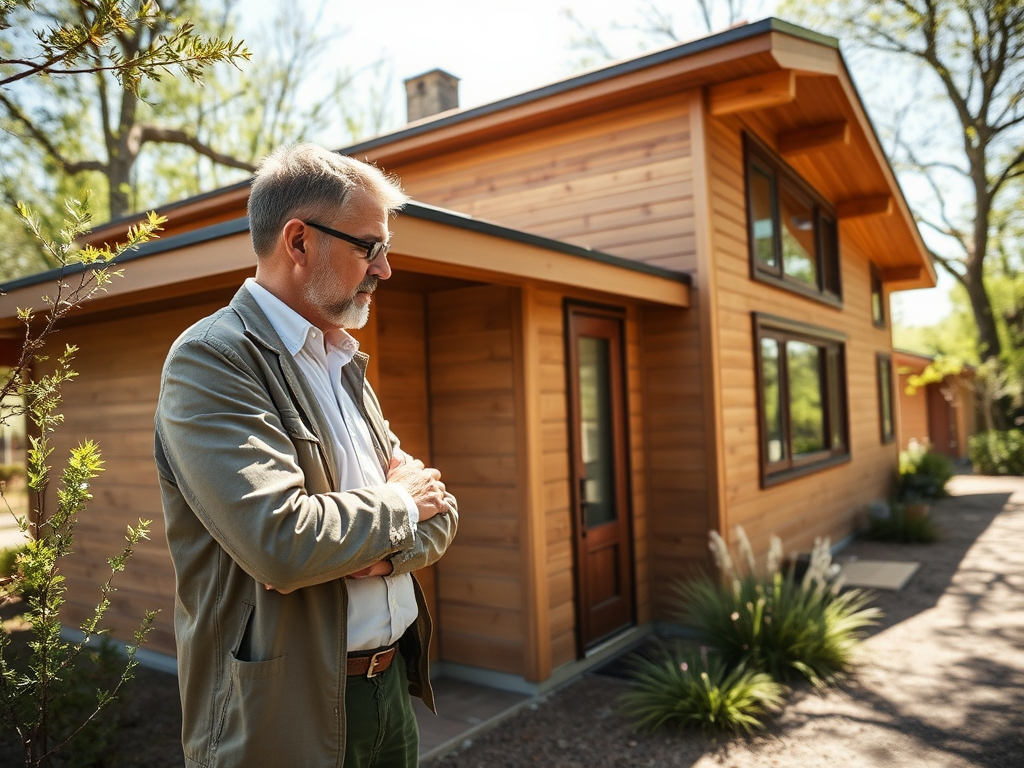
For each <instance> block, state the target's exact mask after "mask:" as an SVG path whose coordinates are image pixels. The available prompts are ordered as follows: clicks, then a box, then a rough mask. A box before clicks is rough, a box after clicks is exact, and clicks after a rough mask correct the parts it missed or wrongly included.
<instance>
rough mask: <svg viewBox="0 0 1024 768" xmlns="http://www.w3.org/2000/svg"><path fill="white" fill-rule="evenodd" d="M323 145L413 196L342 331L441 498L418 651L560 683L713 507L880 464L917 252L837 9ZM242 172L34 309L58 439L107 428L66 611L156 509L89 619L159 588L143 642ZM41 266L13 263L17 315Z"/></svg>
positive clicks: (248, 260) (848, 527)
mask: <svg viewBox="0 0 1024 768" xmlns="http://www.w3.org/2000/svg"><path fill="white" fill-rule="evenodd" d="M343 151H344V152H346V153H348V154H351V155H353V156H355V157H359V158H361V159H362V158H368V159H370V160H372V161H374V162H376V163H377V164H378V165H380V166H381V167H382V168H384V169H385V170H387V171H389V172H394V173H397V174H398V175H399V176H400V177H401V178H402V180H403V183H404V185H405V186H406V188H407V190H408V191H409V192H410V194H411V195H412V196H413V198H414V199H415V200H416V201H417V202H416V203H415V204H413V205H410V206H409V208H408V209H407V210H406V211H405V212H404V213H403V214H402V215H400V216H399V217H398V218H397V219H396V220H395V222H394V226H393V232H394V239H393V242H394V246H393V249H392V253H393V257H391V259H392V263H393V266H394V269H395V276H394V277H393V278H392V279H391V280H390V281H389V283H387V284H386V285H385V286H382V289H381V290H380V291H379V292H378V294H377V296H378V298H376V299H375V302H376V303H375V311H374V312H373V313H372V321H371V323H370V325H369V326H367V328H365V329H364V330H363V331H362V332H361V338H362V343H363V346H364V349H367V350H368V351H370V353H371V355H372V360H373V363H372V368H371V371H370V378H371V380H372V381H373V383H374V385H375V387H376V389H377V391H378V393H379V395H380V399H381V401H382V402H383V405H384V409H385V412H386V413H387V414H388V416H389V418H390V419H391V422H392V425H393V427H395V429H396V431H397V432H398V433H399V434H400V435H401V436H402V437H403V441H404V443H405V445H406V446H407V447H408V448H409V449H410V451H411V452H412V453H414V454H416V455H418V456H420V457H422V458H423V459H424V460H425V461H427V462H429V463H431V464H433V465H435V466H437V467H439V468H440V469H441V471H442V472H443V474H444V477H445V480H446V482H447V484H448V486H449V488H451V489H452V490H453V492H454V493H455V494H456V495H457V496H458V498H459V499H460V506H461V510H462V523H461V527H460V531H459V535H458V538H457V541H456V542H455V544H454V546H453V547H452V549H451V550H450V551H449V553H448V555H447V556H446V557H445V558H444V559H443V561H442V562H441V563H439V564H438V565H437V566H436V567H435V568H434V569H432V571H431V572H430V573H427V574H424V580H425V582H426V583H427V586H428V591H429V592H430V593H431V596H432V601H433V608H434V610H433V614H434V616H435V622H436V625H437V628H438V633H437V643H436V646H435V648H434V654H435V656H436V657H437V658H438V659H439V661H440V663H439V664H438V666H437V668H438V669H439V670H440V672H441V673H442V674H448V675H452V676H463V677H467V678H471V679H476V680H482V681H485V682H490V683H491V684H494V685H500V686H504V687H508V688H512V689H520V690H533V691H535V690H539V689H543V688H545V687H547V686H550V685H553V684H555V683H557V682H558V681H560V680H562V679H564V678H565V677H566V676H568V675H571V674H573V673H574V672H576V671H578V670H580V669H581V668H583V667H584V666H585V665H587V664H592V663H595V662H596V660H598V659H599V658H601V657H602V655H603V654H606V653H610V652H612V651H614V650H615V649H617V648H621V647H622V645H623V644H624V643H627V642H629V641H631V640H635V639H636V638H637V637H638V636H639V635H640V634H641V633H644V632H647V631H650V629H651V628H652V627H653V626H655V624H656V623H657V622H664V621H668V620H670V619H671V618H672V615H671V610H670V604H669V600H668V598H667V596H668V594H669V591H670V590H669V589H668V587H669V586H670V584H671V583H672V581H673V580H675V579H680V578H685V577H686V576H687V575H689V574H691V573H693V569H695V568H703V567H706V566H707V565H708V564H709V558H708V547H707V541H708V538H707V534H708V531H709V530H711V529H715V530H718V531H721V532H722V533H723V535H725V536H727V537H731V536H732V532H733V530H734V527H735V526H736V525H742V526H743V527H744V529H745V530H746V532H747V533H748V535H749V536H750V538H751V540H752V541H753V543H754V546H755V548H756V549H757V550H758V551H760V552H764V551H765V550H766V549H767V546H768V538H769V536H770V535H771V534H778V535H779V536H781V537H782V539H783V542H784V544H785V546H786V548H787V550H788V551H797V550H806V549H809V548H810V547H811V546H812V545H813V543H814V540H815V538H816V537H830V538H831V540H832V541H833V542H837V541H839V540H841V539H843V538H844V537H847V536H849V535H850V534H851V533H852V532H853V531H854V526H855V524H856V520H857V518H858V513H859V511H860V509H861V507H862V506H863V505H864V504H865V503H866V502H868V501H870V500H872V499H876V498H879V497H884V496H886V495H887V494H888V491H889V490H890V483H891V481H892V479H893V477H894V476H895V472H896V464H897V442H896V432H895V430H896V427H895V420H894V405H895V403H894V386H893V384H894V375H893V368H892V344H891V336H890V331H889V327H888V316H887V311H886V307H887V305H888V294H889V292H890V291H892V290H897V289H901V288H913V287H922V286H929V285H933V284H934V281H935V274H934V270H933V267H932V265H931V262H930V260H929V257H928V255H927V252H926V249H925V247H924V245H923V243H922V241H921V238H920V235H919V233H918V231H917V229H916V227H915V224H914V221H913V218H912V216H911V214H910V211H909V209H908V207H907V203H906V201H905V200H904V197H903V195H902V193H901V192H900V189H899V186H898V184H897V182H896V178H895V176H894V174H893V172H892V169H891V168H890V166H889V164H888V162H887V161H886V158H885V156H884V154H883V152H882V149H881V146H880V144H879V141H878V138H877V136H876V135H875V133H874V130H873V129H872V126H871V123H870V121H869V119H868V117H867V114H866V112H865V109H864V106H863V104H862V102H861V100H860V98H859V97H858V95H857V93H856V91H855V89H854V86H853V83H852V80H851V78H850V74H849V72H848V70H847V68H846V65H845V63H844V62H843V59H842V56H841V55H840V52H839V49H838V45H837V43H836V41H835V40H833V39H830V38H825V37H822V36H820V35H818V34H816V33H813V32H810V31H808V30H804V29H801V28H798V27H794V26H792V25H789V24H786V23H783V22H780V21H778V20H774V19H768V20H765V21H761V22H757V23H754V24H750V25H746V26H743V27H738V28H735V29H731V30H729V31H727V32H724V33H721V34H718V35H714V36H712V37H708V38H705V39H700V40H695V41H693V42H689V43H684V44H682V45H678V46H675V47H672V48H668V49H665V50H661V51H657V52H655V53H651V54H649V55H646V56H643V57H640V58H637V59H633V60H630V61H625V62H621V63H618V64H614V65H611V66H608V67H605V68H603V69H599V70H596V71H593V72H589V73H586V74H583V75H580V76H578V77H573V78H571V79H568V80H565V81H562V82H559V83H555V84H553V85H550V86H547V87H544V88H541V89H538V90H536V91H532V92H529V93H525V94H522V95H520V96H516V97H513V98H510V99H506V100H504V101H500V102H497V103H495V104H490V105H487V106H483V107H479V108H475V109H468V110H461V111H460V110H452V111H448V112H444V113H442V114H439V115H435V116H431V117H426V118H423V119H420V120H418V121H416V122H414V123H411V124H409V125H408V126H406V127H405V128H403V129H401V130H398V131H396V132H394V133H391V134H388V135H386V136H381V137H378V138H375V139H373V140H371V141H367V142H364V143H362V144H359V145H358V146H354V147H349V148H348V149H345V150H343ZM247 191H248V186H247V184H239V185H236V186H234V187H230V188H227V189H223V190H218V191H216V192H212V193H209V194H207V195H203V196H201V197H198V198H194V199H191V200H186V201H184V202H182V203H179V204H176V205H174V206H169V207H168V208H167V209H166V211H165V213H166V214H167V215H168V216H169V217H170V220H171V223H170V227H169V229H168V230H167V232H166V234H165V236H164V238H163V239H162V240H160V241H159V242H157V243H155V244H151V245H149V246H147V247H145V248H143V249H142V250H140V251H139V252H138V253H137V254H136V255H135V256H133V257H132V258H131V259H130V260H129V262H128V263H127V264H126V267H127V276H126V277H125V279H124V280H120V281H117V282H116V283H115V284H114V286H113V287H112V288H111V289H110V290H109V291H108V292H107V293H106V294H105V295H104V296H103V297H102V298H99V299H97V300H95V301H93V302H91V303H90V305H89V306H88V307H86V308H85V309H84V310H83V311H81V312H80V313H78V315H77V317H76V319H75V320H74V321H72V322H71V323H69V324H68V325H67V326H66V328H65V330H64V331H63V332H62V333H61V334H60V336H59V337H58V340H59V341H60V342H61V343H63V342H65V341H67V342H74V343H76V344H79V345H80V347H81V349H82V351H81V353H80V354H79V358H78V367H79V369H80V370H81V372H82V376H81V378H80V380H79V381H76V382H75V383H74V384H73V385H72V386H71V387H69V388H68V391H67V396H66V403H65V405H66V407H65V413H66V415H67V425H66V429H65V432H64V434H65V435H67V436H69V437H68V438H65V439H70V436H74V437H76V438H77V437H78V436H81V435H87V436H89V437H92V438H96V439H98V440H99V442H100V443H101V445H102V446H103V448H104V450H105V455H106V458H107V471H106V472H105V473H104V476H103V477H102V478H101V479H100V480H98V481H97V482H96V483H95V500H94V502H93V505H92V508H91V510H90V511H89V513H88V515H87V516H86V517H84V518H83V521H82V523H81V528H80V531H81V533H80V537H79V550H80V555H79V557H78V558H77V562H76V563H75V564H74V565H73V566H72V567H71V572H69V583H70V584H71V586H72V592H73V595H74V596H75V601H76V602H75V603H74V605H73V606H72V608H73V610H71V611H69V618H72V619H75V618H78V616H79V615H80V613H81V612H82V611H84V610H85V607H84V606H86V605H87V602H86V601H85V600H84V599H82V598H79V597H78V595H80V594H83V595H85V597H86V598H88V597H90V596H91V593H89V592H87V591H86V590H85V587H84V584H85V582H87V581H95V580H96V579H97V577H98V576H99V573H100V571H102V567H101V565H102V562H103V561H102V559H101V557H102V556H103V555H105V554H107V553H108V552H109V551H110V550H112V549H114V548H116V547H117V546H118V541H119V538H120V535H121V534H120V531H121V530H123V526H124V524H126V523H128V522H131V521H133V520H134V519H135V518H137V517H139V516H144V517H149V518H155V519H156V520H157V522H156V523H155V530H154V535H153V542H152V544H151V545H150V546H147V547H146V548H144V549H143V551H141V552H140V554H139V555H138V557H137V560H138V562H136V563H133V564H132V566H131V568H130V571H129V573H130V574H131V576H130V577H129V578H128V579H127V580H126V581H125V583H123V584H122V586H121V587H120V589H119V591H118V592H117V593H116V594H115V596H114V603H115V613H114V620H115V622H116V623H117V627H118V631H119V632H120V633H121V634H122V635H125V634H126V632H127V630H128V628H129V627H130V626H131V624H132V622H133V617H136V616H138V615H140V612H141V610H142V609H143V608H144V607H160V608H163V609H164V610H163V613H162V614H161V617H160V619H159V620H158V628H157V631H156V633H155V634H154V637H153V641H152V648H154V649H156V650H157V651H160V652H163V653H166V654H173V652H174V648H173V637H172V634H171V610H170V608H171V600H172V588H173V573H172V570H171V566H170V560H169V557H168V556H167V554H166V551H165V547H164V543H163V542H162V541H161V536H162V530H161V525H160V506H159V496H158V491H157V485H156V474H155V469H154V465H153V461H152V458H151V443H152V418H153V411H154V405H155V400H156V395H157V385H158V377H159V370H160V364H161V362H162V360H163V357H164V354H165V352H166V350H167V348H168V346H169V344H170V343H171V341H172V340H173V339H174V338H175V337H176V336H177V335H178V333H180V332H181V330H183V329H184V328H185V327H186V326H187V325H188V324H190V323H191V322H193V321H194V320H196V319H198V318H199V317H202V316H203V315H205V314H207V313H208V312H210V311H211V310H213V309H214V308H216V307H218V306H221V305H223V304H224V303H225V302H226V301H227V299H228V297H229V296H230V295H231V293H232V292H233V291H234V290H235V289H236V288H237V286H238V285H239V284H240V283H241V281H242V280H243V279H244V277H245V276H247V275H248V274H251V273H252V271H253V265H254V258H253V256H252V254H251V250H250V245H249V241H248V235H247V222H246V219H245V218H244V217H245V200H246V195H247ZM123 227H124V224H123V223H120V224H118V223H115V224H112V225H110V226H108V227H106V228H104V229H102V230H100V231H99V232H98V233H97V235H96V236H97V237H99V238H103V239H107V238H110V237H114V236H116V234H117V231H118V230H119V228H120V229H123ZM51 278H52V276H47V275H43V276H38V277H36V278H32V279H27V280H22V281H19V282H17V283H15V284H11V285H8V286H7V287H6V291H7V296H5V297H3V299H2V300H0V301H2V304H0V310H2V311H0V317H2V318H4V320H3V322H4V324H5V325H4V326H3V327H5V328H7V329H9V330H10V333H11V334H12V335H13V334H16V332H17V330H16V322H15V320H14V319H13V318H14V314H15V310H14V308H15V307H16V306H24V305H31V304H33V302H34V301H36V302H37V300H36V299H34V298H33V297H35V296H38V295H39V293H40V289H41V287H42V286H45V285H46V283H47V280H49V279H51Z"/></svg>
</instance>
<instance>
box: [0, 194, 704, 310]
mask: <svg viewBox="0 0 1024 768" xmlns="http://www.w3.org/2000/svg"><path fill="white" fill-rule="evenodd" d="M402 215H403V216H412V217H413V218H416V219H424V220H426V221H433V222H437V223H439V224H446V225H448V226H453V227H458V228H459V229H465V230H468V231H470V232H479V233H481V234H485V235H491V236H492V237H500V238H501V239H503V240H511V241H513V242H517V243H523V244H525V245H534V246H537V247H539V248H545V249H547V250H549V251H556V252H558V253H564V254H567V255H569V256H577V257H579V258H582V259H588V260H590V261H597V262H601V263H603V264H610V265H612V266H615V267H620V268H622V269H628V270H631V271H633V272H642V273H644V274H648V275H654V276H656V277H662V278H665V279H668V280H674V281H676V282H680V283H683V284H685V285H691V283H692V281H691V278H690V276H689V275H688V274H686V273H683V272H674V271H672V270H670V269H664V268H663V267H656V266H653V265H651V264H644V263H642V262H637V261H632V260H630V259H624V258H622V257H621V256H612V255H611V254H608V253H602V252H600V251H593V250H590V249H589V248H581V247H579V246H576V245H571V244H570V243H563V242H562V241H560V240H552V239H551V238H547V237H541V236H540V235H532V234H530V233H528V232H520V231H519V230H517V229H511V228H509V227H503V226H500V225H498V224H491V223H490V222H486V221H481V220H480V219H474V218H472V217H471V216H466V215H464V214H460V213H454V212H452V211H446V210H444V209H443V208H435V207H434V206H432V205H427V204H425V203H416V202H410V203H409V204H407V205H406V206H405V208H403V209H402ZM248 231H249V219H248V217H246V216H242V217H240V218H237V219H232V220H231V221H224V222H221V223H220V224H213V225H211V226H209V227H202V228H200V229H194V230H192V231H191V232H185V233H184V234H181V235H175V236H174V237H169V238H167V239H166V240H153V241H150V242H148V243H146V244H144V245H142V246H140V247H139V248H138V249H137V250H135V251H129V252H128V253H125V254H122V255H121V257H120V258H118V259H117V261H116V263H117V264H124V263H126V262H129V261H134V260H136V259H142V258H146V257H148V256H155V255H157V254H159V253H164V252H166V251H173V250H177V249H178V248H186V247H188V246H190V245H198V244H199V243H205V242H208V241H210V240H217V239H219V238H221V237H228V236H230V235H237V234H241V233H242V232H248ZM89 268H90V269H91V268H94V267H93V266H90V267H89ZM85 269H86V267H85V265H83V264H72V265H71V266H69V267H66V268H64V269H51V270H49V271H47V272H39V273H37V274H35V275H28V276H27V277H22V278H18V279H17V280H11V281H10V282H8V283H4V284H3V285H0V291H3V292H4V293H10V292H11V291H14V290H17V289H19V288H25V287H28V286H30V285H37V284H39V283H48V282H53V281H55V280H58V279H60V278H61V277H62V276H67V275H76V274H79V273H80V272H83V271H85Z"/></svg>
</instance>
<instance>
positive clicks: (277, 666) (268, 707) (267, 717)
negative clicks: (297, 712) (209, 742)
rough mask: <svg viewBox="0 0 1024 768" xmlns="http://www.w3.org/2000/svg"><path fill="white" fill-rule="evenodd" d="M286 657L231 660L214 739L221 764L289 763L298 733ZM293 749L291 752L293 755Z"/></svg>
mask: <svg viewBox="0 0 1024 768" xmlns="http://www.w3.org/2000/svg"><path fill="white" fill-rule="evenodd" d="M286 662H287V657H286V656H278V657H277V658H274V659H268V660H266V661H239V660H238V659H236V658H233V657H232V658H231V659H230V660H229V662H228V695H227V699H226V701H225V703H224V712H223V713H222V716H221V721H220V727H219V729H218V733H217V738H216V741H215V743H214V760H213V764H214V765H217V766H255V765H290V764H292V759H293V758H294V749H295V745H294V744H293V743H292V742H291V740H290V739H287V738H282V736H281V735H282V734H286V733H295V730H294V728H295V725H296V724H295V723H293V722H290V721H291V719H292V713H290V712H289V711H288V708H287V707H282V706H281V702H282V701H283V700H284V697H285V696H286V682H287V676H286V675H285V674H283V673H284V670H285V666H286ZM289 753H291V754H289Z"/></svg>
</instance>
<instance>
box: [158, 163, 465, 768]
mask: <svg viewBox="0 0 1024 768" xmlns="http://www.w3.org/2000/svg"><path fill="white" fill-rule="evenodd" d="M406 200H407V198H406V196H405V195H404V193H403V192H402V191H401V188H400V187H398V186H397V184H396V183H395V182H394V181H393V180H391V179H389V178H388V177H386V176H385V175H384V174H383V173H381V172H380V171H379V170H378V169H377V168H375V167H373V166H370V165H366V164H365V163H360V162H358V161H355V160H352V159H350V158H347V157H343V156H340V155H336V154H333V153H330V152H328V151H326V150H324V149H322V148H320V147H316V146H313V145H308V144H306V145H298V146H295V147H290V148H285V149H281V150H278V151H277V152H275V153H273V154H272V155H271V156H269V157H268V158H267V159H266V160H265V161H264V162H263V164H262V165H261V167H260V170H259V171H258V172H257V174H256V177H255V179H254V181H253V184H252V191H251V193H250V199H249V228H250V231H251V233H252V242H253V249H254V251H255V252H256V276H255V278H254V279H253V278H250V279H249V280H247V281H246V282H245V285H244V286H243V287H242V288H241V289H240V290H239V291H238V293H237V294H236V295H235V297H234V298H233V299H232V301H231V303H230V305H229V306H228V307H226V308H224V309H221V310H220V311H218V312H216V313H215V314H213V315H211V316H210V317H208V318H206V319H204V320H201V321H200V322H199V323H197V324H196V325H194V326H193V327H192V328H190V329H188V330H187V331H186V332H185V333H184V334H182V336H181V337H180V338H179V339H178V340H177V341H176V342H175V343H174V345H173V346H172V347H171V350H170V352H169V353H168V356H167V362H166V363H165V365H164V371H163V379H162V382H161V391H160V400H159V403H158V406H157V413H156V459H157V465H158V468H159V474H160V483H161V492H162V496H163V506H164V517H165V520H166V526H167V541H168V545H169V547H170V550H171V557H172V560H173V562H174V571H175V581H176V600H175V614H174V627H175V636H176V638H177V645H178V671H179V672H178V673H179V686H180V690H181V702H182V710H183V720H184V722H183V736H182V741H183V746H184V751H185V761H186V765H187V766H190V767H198V766H203V767H204V768H207V767H209V768H212V767H213V766H217V767H218V768H220V767H222V766H247V767H248V768H253V767H255V766H275V767H281V768H293V767H294V768H298V767H299V766H342V765H344V766H345V767H346V768H362V767H363V766H367V767H368V766H382V767H383V766H414V765H416V764H417V752H418V732H417V728H416V721H415V717H414V715H413V711H412V706H411V702H410V699H409V692H412V693H414V694H415V695H417V696H420V697H422V698H423V700H424V701H425V702H426V703H427V705H428V706H430V707H431V709H433V696H432V694H431V690H430V682H429V676H428V670H427V648H428V645H429V640H430V619H429V616H428V615H427V610H426V606H425V604H424V601H423V595H422V592H421V591H420V589H419V586H418V585H417V584H416V581H415V579H414V578H413V577H412V575H411V573H410V572H411V571H412V570H414V569H416V568H422V567H423V566H426V565H429V564H431V563H433V562H435V561H436V560H437V559H438V558H440V557H441V555H442V554H444V551H445V549H446V548H447V547H448V545H449V544H450V543H451V540H452V538H453V537H454V535H455V529H456V526H457V523H458V513H457V508H456V506H455V500H454V498H452V497H451V495H449V494H448V493H447V492H446V490H445V487H444V484H443V483H442V482H441V478H440V473H439V472H438V471H437V470H436V469H427V468H425V467H424V466H423V464H422V463H420V462H418V461H415V460H414V459H412V458H410V457H409V456H407V455H406V454H404V453H403V452H402V451H401V449H400V448H399V443H398V439H397V438H396V437H395V436H394V434H392V433H391V431H390V429H389V427H388V423H387V422H386V421H385V420H384V418H383V416H382V415H381V411H380V406H379V405H378V403H377V399H376V397H375V396H374V393H373V392H372V390H371V389H370V387H369V386H368V385H367V384H366V382H365V378H364V374H365V370H366V360H367V358H366V355H365V354H363V353H361V352H359V351H358V344H357V342H356V341H355V339H353V338H352V337H351V336H350V335H349V334H348V333H347V332H346V331H345V330H343V329H344V328H359V327H362V326H363V325H364V324H365V323H366V321H367V318H368V316H369V310H370V302H371V296H372V293H373V291H374V289H375V288H376V286H377V282H378V280H386V279H387V278H388V277H389V276H390V275H391V267H390V265H389V264H388V260H387V250H388V244H389V237H390V235H389V232H388V217H389V215H392V214H394V213H395V212H397V210H398V209H399V208H400V207H401V206H402V205H404V204H405V202H406ZM407 689H408V690H407Z"/></svg>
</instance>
